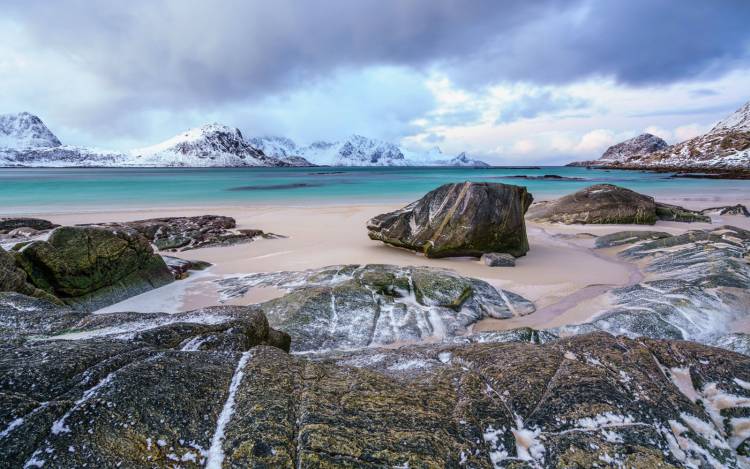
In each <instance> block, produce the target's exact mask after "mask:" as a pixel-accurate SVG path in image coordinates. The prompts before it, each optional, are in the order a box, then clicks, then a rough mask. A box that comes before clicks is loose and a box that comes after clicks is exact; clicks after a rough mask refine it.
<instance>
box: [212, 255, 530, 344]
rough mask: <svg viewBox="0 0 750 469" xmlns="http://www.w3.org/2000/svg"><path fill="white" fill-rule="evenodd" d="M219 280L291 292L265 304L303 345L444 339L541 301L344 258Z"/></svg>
mask: <svg viewBox="0 0 750 469" xmlns="http://www.w3.org/2000/svg"><path fill="white" fill-rule="evenodd" d="M217 283H218V284H219V287H220V292H221V293H222V297H223V298H224V300H229V299H233V298H237V297H240V296H242V295H244V294H245V293H247V291H248V290H249V289H250V288H254V287H277V288H282V289H286V290H288V291H290V293H288V294H286V295H284V296H282V297H280V298H277V299H275V300H271V301H268V302H266V303H263V304H262V305H260V308H261V309H262V310H263V312H264V313H265V314H266V316H267V317H268V320H269V322H270V324H271V326H272V327H274V328H276V329H280V330H283V331H285V332H288V333H289V334H290V335H291V336H292V337H293V338H294V343H293V347H294V350H295V351H300V352H312V351H316V350H321V349H351V348H356V347H368V346H376V345H386V344H392V343H398V342H414V341H419V340H425V339H434V338H438V339H440V338H443V337H451V336H455V335H459V334H464V333H466V329H467V327H469V326H470V325H471V324H473V323H475V322H477V321H479V320H480V319H482V318H486V317H492V318H497V319H506V318H511V317H514V316H521V315H525V314H530V313H532V312H534V305H533V303H531V302H530V301H528V300H526V299H525V298H523V297H521V296H519V295H516V294H515V293H512V292H509V291H505V290H497V289H495V288H494V287H492V286H491V285H489V284H488V283H486V282H483V281H481V280H477V279H472V278H468V277H462V276H460V275H458V274H456V273H454V272H451V271H447V270H442V269H434V268H428V267H397V266H392V265H376V264H375V265H373V264H371V265H361V266H359V265H342V266H332V267H326V268H323V269H316V270H308V271H304V272H276V273H263V274H252V275H248V276H244V277H237V278H229V279H223V280H220V281H218V282H217Z"/></svg>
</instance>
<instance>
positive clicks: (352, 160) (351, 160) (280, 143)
mask: <svg viewBox="0 0 750 469" xmlns="http://www.w3.org/2000/svg"><path fill="white" fill-rule="evenodd" d="M250 142H251V143H252V144H253V146H255V147H256V148H258V149H261V150H263V152H264V153H265V154H266V155H268V156H272V157H275V158H280V159H289V158H291V157H293V156H298V157H303V158H305V159H306V160H307V161H309V162H311V163H313V164H317V165H323V166H488V165H487V164H486V163H484V162H482V161H479V160H474V159H472V158H470V157H468V156H467V155H466V153H462V154H460V155H458V156H456V157H453V158H450V157H448V156H446V155H444V154H443V153H442V152H441V151H440V148H438V147H434V148H431V149H430V150H429V151H426V152H420V151H409V150H404V149H402V148H401V147H399V146H398V145H395V144H393V143H389V142H386V141H383V140H378V139H374V138H368V137H365V136H362V135H358V134H354V135H351V136H349V137H347V138H346V139H345V140H340V141H336V142H326V141H316V142H313V143H311V144H310V145H307V146H299V145H297V144H295V143H294V142H293V141H292V140H290V139H288V138H284V137H259V138H253V139H250Z"/></svg>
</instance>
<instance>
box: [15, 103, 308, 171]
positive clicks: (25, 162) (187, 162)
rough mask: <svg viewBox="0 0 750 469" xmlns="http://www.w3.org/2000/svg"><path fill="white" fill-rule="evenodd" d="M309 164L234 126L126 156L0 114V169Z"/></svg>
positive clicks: (28, 118) (194, 132)
mask: <svg viewBox="0 0 750 469" xmlns="http://www.w3.org/2000/svg"><path fill="white" fill-rule="evenodd" d="M2 166H5V167H80V166H100V167H101V166H108V167H122V166H127V167H138V166H145V167H178V166H182V167H210V166H222V167H234V166H312V165H311V164H310V163H309V162H307V161H305V160H304V159H303V158H300V157H297V156H290V157H282V158H275V157H270V156H267V155H265V154H264V153H263V151H261V150H258V149H257V148H255V147H253V146H252V145H251V144H250V143H249V142H248V141H246V140H245V139H244V137H243V136H242V133H241V132H240V131H239V130H238V129H235V128H231V127H227V126H224V125H219V124H207V125H204V126H202V127H198V128H195V129H191V130H188V131H186V132H183V133H180V134H179V135H175V136H174V137H172V138H170V139H168V140H165V141H164V142H161V143H158V144H156V145H152V146H149V147H145V148H139V149H136V150H132V151H130V152H128V153H121V152H113V151H107V150H96V149H90V148H81V147H74V146H67V145H62V143H61V142H60V140H59V139H58V138H57V137H56V136H55V135H54V134H53V133H52V132H51V131H50V130H49V129H48V128H47V126H45V125H44V123H43V122H42V121H41V119H39V118H38V117H36V116H34V115H32V114H29V113H26V112H22V113H19V114H9V115H3V116H0V167H2Z"/></svg>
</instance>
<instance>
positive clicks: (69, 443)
mask: <svg viewBox="0 0 750 469" xmlns="http://www.w3.org/2000/svg"><path fill="white" fill-rule="evenodd" d="M36 301H39V300H36ZM25 307H28V304H26V305H24V304H23V303H20V302H19V298H18V297H14V296H12V295H10V296H9V295H8V294H3V296H2V297H1V298H0V317H2V319H3V324H5V325H6V332H5V334H8V335H7V336H6V340H5V341H4V342H3V345H2V347H0V395H2V402H3V405H2V406H1V407H0V452H2V454H3V455H4V462H5V463H6V464H7V465H8V467H22V466H23V467H82V466H85V465H88V466H94V467H144V466H154V467H173V466H175V465H179V466H180V467H204V466H207V467H247V466H252V467H290V468H292V467H407V466H408V467H463V466H466V467H593V466H595V465H599V466H607V465H626V466H628V467H641V468H651V467H743V465H745V464H747V463H748V459H747V455H748V453H749V451H750V446H748V444H749V443H748V436H750V429H749V428H748V425H747V420H748V417H747V409H748V406H750V404H749V403H750V358H748V357H747V356H744V355H739V354H736V353H733V352H729V351H724V350H720V349H715V348H710V347H706V346H702V345H698V344H695V343H690V342H680V341H673V342H668V341H655V340H648V339H640V340H632V339H627V338H616V337H613V336H611V335H609V334H604V333H599V334H587V335H582V336H578V337H573V338H570V339H556V340H552V341H550V342H548V343H545V344H538V343H530V342H528V338H529V337H537V338H538V337H540V336H538V335H533V334H528V335H526V334H506V337H505V340H506V342H498V343H469V344H433V345H429V344H428V345H414V346H407V347H401V348H398V349H371V348H367V349H362V350H360V351H358V352H351V353H346V354H344V355H335V354H334V355H330V356H327V357H325V358H324V359H320V360H311V359H309V358H303V357H301V356H293V355H288V354H287V353H286V352H285V351H284V349H285V348H286V347H288V343H289V342H288V337H285V336H284V334H281V333H278V332H275V331H274V330H273V329H269V328H268V325H267V323H266V322H265V318H264V317H263V315H262V314H259V313H257V312H255V311H251V310H249V309H248V308H244V307H233V308H211V309H208V310H203V311H197V312H193V313H185V314H181V315H149V317H148V321H144V320H141V319H140V318H141V317H143V315H142V314H139V313H134V314H116V315H95V316H96V317H92V316H91V315H86V314H83V313H76V312H71V313H68V314H72V315H73V316H72V317H65V316H66V314H64V313H63V314H61V313H59V312H58V313H56V314H48V315H44V316H40V317H39V320H40V321H41V322H32V323H31V324H28V325H25V326H22V327H17V328H13V330H12V331H8V329H7V325H8V321H9V320H10V319H11V318H13V317H14V316H15V317H16V318H19V319H20V318H23V317H25V316H26V315H28V314H29V313H28V311H27V308H25ZM209 318H210V319H209ZM524 339H526V340H524ZM264 344H265V345H264ZM268 345H270V346H268Z"/></svg>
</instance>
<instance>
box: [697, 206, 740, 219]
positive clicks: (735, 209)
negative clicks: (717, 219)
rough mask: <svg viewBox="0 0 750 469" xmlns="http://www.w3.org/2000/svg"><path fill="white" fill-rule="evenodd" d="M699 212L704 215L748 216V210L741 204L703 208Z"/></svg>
mask: <svg viewBox="0 0 750 469" xmlns="http://www.w3.org/2000/svg"><path fill="white" fill-rule="evenodd" d="M700 213H702V214H704V215H744V216H746V217H750V211H748V210H747V207H745V206H744V205H742V204H737V205H727V206H724V207H711V208H705V209H703V210H701V212H700Z"/></svg>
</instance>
